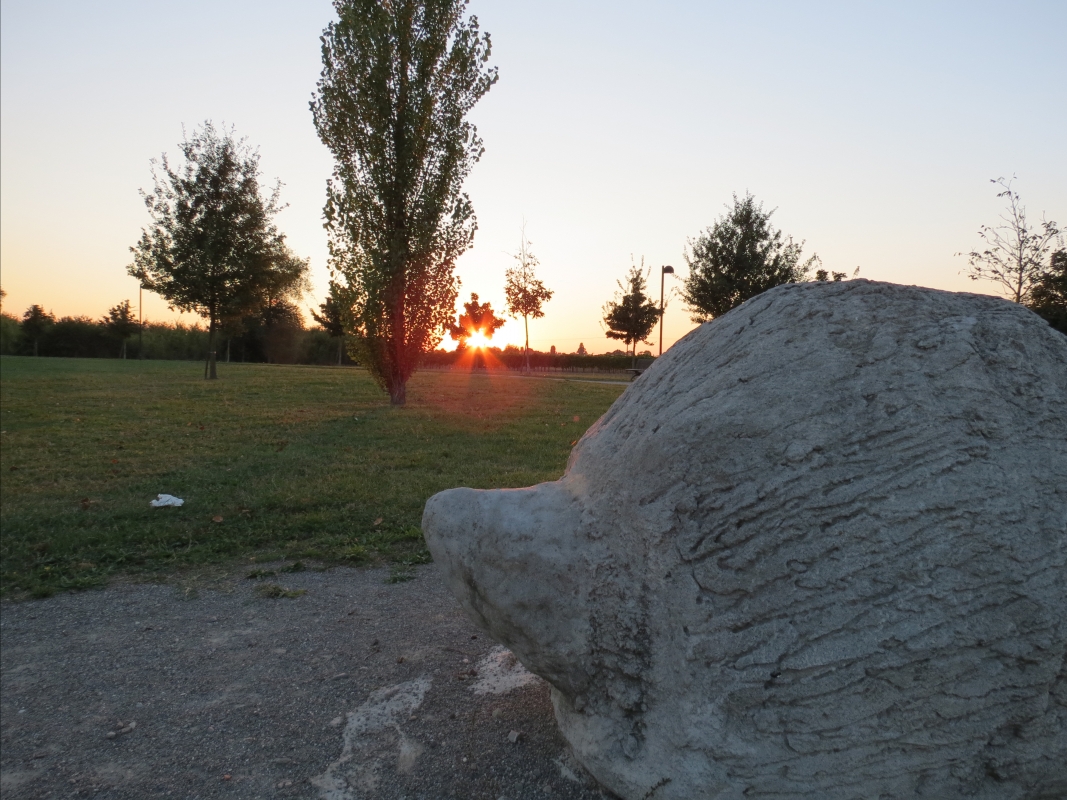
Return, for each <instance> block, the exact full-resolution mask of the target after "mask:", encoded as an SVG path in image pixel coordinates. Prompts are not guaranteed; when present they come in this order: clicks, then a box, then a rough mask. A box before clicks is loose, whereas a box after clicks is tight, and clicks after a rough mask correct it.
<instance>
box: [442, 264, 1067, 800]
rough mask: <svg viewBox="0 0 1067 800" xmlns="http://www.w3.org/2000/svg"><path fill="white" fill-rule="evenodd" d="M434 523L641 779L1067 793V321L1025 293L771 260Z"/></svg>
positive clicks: (463, 581) (828, 798) (619, 767)
mask: <svg viewBox="0 0 1067 800" xmlns="http://www.w3.org/2000/svg"><path fill="white" fill-rule="evenodd" d="M423 530H424V532H425V536H426V540H427V542H428V544H429V547H430V550H431V552H432V553H433V556H434V560H435V561H436V562H437V563H438V564H439V565H441V566H442V568H443V570H444V572H445V575H446V580H447V581H448V582H449V584H450V586H451V588H452V590H453V591H454V592H455V593H456V595H457V597H458V598H459V599H460V601H461V602H462V604H463V606H464V608H465V609H466V611H467V613H468V614H469V615H470V616H471V617H472V619H474V620H475V621H476V622H477V623H478V624H479V625H480V626H481V627H482V628H484V629H485V630H486V631H487V632H489V633H490V634H491V635H492V636H494V637H495V638H496V639H497V640H499V641H500V642H502V643H503V644H505V645H507V646H508V647H509V648H511V649H512V651H514V653H515V654H516V655H517V656H518V658H519V659H520V660H521V661H522V662H523V663H524V664H525V665H526V666H527V667H528V668H529V669H530V670H531V671H533V672H535V673H537V674H539V675H541V676H543V677H544V678H545V679H546V680H548V681H549V682H550V683H551V684H552V686H553V687H554V688H553V703H554V705H555V709H556V716H557V719H558V721H559V725H560V728H561V729H562V731H563V733H564V735H565V736H566V738H567V740H568V741H569V742H570V743H571V745H572V747H573V748H574V751H575V754H576V755H577V756H578V758H579V759H580V760H581V761H582V763H584V764H585V766H586V767H587V768H588V769H589V770H590V771H591V772H592V774H593V775H594V776H595V777H596V778H597V779H598V780H599V781H600V782H601V783H602V784H603V785H604V786H606V787H607V788H609V789H611V790H612V791H613V792H615V793H617V794H618V795H619V796H621V797H623V798H626V799H627V800H638V799H639V798H654V799H655V800H668V799H671V800H691V799H692V798H731V799H733V798H738V800H740V798H752V797H777V798H819V800H835V799H836V798H841V799H842V800H844V799H845V798H850V799H851V798H879V797H881V798H896V797H928V798H938V800H946V798H956V797H961V798H962V797H968V798H990V800H992V798H996V800H1008V799H1010V798H1039V797H1045V798H1053V797H1056V798H1063V797H1067V667H1065V647H1067V644H1065V643H1067V566H1065V557H1067V337H1064V336H1063V335H1062V334H1060V333H1057V332H1056V331H1054V330H1052V329H1051V328H1049V327H1048V326H1047V325H1046V324H1045V323H1044V322H1043V321H1042V320H1041V319H1039V318H1038V317H1037V316H1035V315H1034V314H1032V313H1030V312H1029V311H1027V310H1026V309H1025V308H1022V307H1020V306H1017V305H1014V304H1012V303H1009V302H1006V301H1004V300H999V299H996V298H992V297H986V296H979V295H970V294H953V293H947V292H940V291H933V290H928V289H920V288H915V287H906V286H897V285H892V284H885V283H874V282H870V281H862V280H857V281H849V282H843V283H808V284H796V285H788V286H782V287H779V288H776V289H773V290H771V291H769V292H766V293H765V294H763V295H760V296H759V297H757V298H754V299H753V300H750V301H749V302H747V303H745V304H744V305H742V306H740V307H739V308H737V309H735V310H734V311H732V312H730V313H729V314H726V315H725V316H723V317H721V318H719V319H718V320H715V321H714V322H711V323H708V324H705V325H702V326H701V327H700V328H698V329H697V330H695V331H693V332H692V333H691V334H689V335H688V336H687V337H685V338H684V339H683V340H681V341H680V342H678V343H677V344H676V345H675V346H674V347H672V348H671V349H670V350H669V351H668V353H666V354H665V355H664V356H663V357H662V358H661V359H659V360H657V361H656V363H655V364H654V365H653V366H652V367H651V368H650V369H648V370H647V371H646V372H645V373H644V375H643V376H642V377H641V378H639V379H638V380H637V381H636V382H635V383H634V384H632V385H631V387H630V388H629V389H627V391H626V392H625V394H623V396H622V397H621V398H620V399H619V400H618V401H617V402H616V403H615V405H613V406H612V408H611V409H610V410H609V411H608V412H607V414H605V415H604V417H603V418H602V419H601V420H600V421H599V422H597V423H596V424H595V425H594V426H593V427H592V428H590V429H589V431H588V432H587V433H586V435H585V436H584V437H583V438H582V439H581V441H580V442H579V443H578V444H577V446H576V447H575V448H574V451H573V453H572V455H571V458H570V462H569V463H568V465H567V470H566V473H565V474H564V475H563V477H562V478H561V479H560V480H558V481H555V482H552V483H544V484H541V485H539V486H534V487H531V488H528V489H516V490H500V491H474V490H470V489H453V490H451V491H447V492H442V493H441V494H438V495H436V496H434V497H433V498H431V499H430V501H429V502H428V503H427V504H426V511H425V516H424V519H423Z"/></svg>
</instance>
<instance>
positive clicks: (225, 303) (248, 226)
mask: <svg viewBox="0 0 1067 800" xmlns="http://www.w3.org/2000/svg"><path fill="white" fill-rule="evenodd" d="M180 148H181V152H182V155H183V156H184V159H185V163H184V164H183V165H182V166H181V167H177V168H175V167H172V166H171V165H170V162H169V161H168V160H167V157H166V155H164V156H163V157H162V160H161V161H160V162H153V170H152V176H153V179H154V182H155V189H154V190H153V191H152V192H150V193H149V192H144V191H142V192H141V196H142V197H143V198H144V201H145V206H146V207H147V208H148V213H149V215H150V216H151V218H152V223H151V225H150V226H149V227H148V228H147V229H145V230H142V233H141V240H140V241H139V242H138V243H137V245H136V246H134V247H131V248H130V250H131V251H132V252H133V256H134V261H133V263H132V264H131V265H130V266H129V268H128V271H129V273H130V275H132V276H133V277H135V278H137V279H138V280H140V281H141V283H142V285H143V286H144V287H145V288H146V289H149V290H151V291H154V292H156V293H157V294H159V295H161V296H162V297H164V298H165V299H166V300H167V301H168V302H169V303H170V304H171V306H172V307H173V308H178V309H181V310H182V311H194V312H196V313H198V314H200V315H201V316H202V317H204V318H205V319H207V320H208V342H209V344H208V357H207V361H206V363H205V365H204V372H205V377H206V378H210V379H215V378H216V377H218V375H217V372H216V368H215V361H216V359H215V349H216V338H217V334H218V329H219V326H220V324H221V323H223V322H225V321H227V320H232V319H234V318H237V317H240V316H242V315H244V314H247V313H252V312H254V311H255V310H256V309H258V308H259V307H260V305H261V304H262V302H263V298H264V297H265V296H269V295H270V296H273V295H278V294H279V293H281V294H284V287H286V286H290V287H291V286H292V285H294V284H293V283H292V282H294V281H299V280H300V279H301V278H302V277H303V276H306V273H307V268H308V265H307V262H306V261H302V260H300V259H298V258H296V257H295V256H294V255H293V254H292V253H291V252H290V251H289V248H288V247H287V246H286V244H285V236H284V235H283V234H281V233H280V232H279V231H278V229H277V227H276V225H275V224H274V217H275V215H276V214H277V213H278V212H279V211H280V210H281V208H282V206H280V205H279V194H280V190H281V184H280V183H278V184H277V185H276V186H275V188H274V190H273V192H272V193H271V195H270V196H269V197H266V198H265V197H263V196H262V195H261V194H260V188H259V175H260V172H259V153H258V152H257V151H255V150H252V149H251V148H250V147H249V146H248V145H247V143H246V142H245V140H243V139H241V140H237V139H235V138H234V135H233V132H232V131H219V130H216V129H215V127H214V126H213V125H212V124H211V123H210V122H205V123H204V125H203V127H202V128H200V129H199V130H197V131H195V132H194V133H193V135H192V136H191V137H187V138H186V139H185V140H184V141H183V142H182V143H181V144H180ZM287 281H288V282H289V283H288V284H287ZM272 293H273V295H272Z"/></svg>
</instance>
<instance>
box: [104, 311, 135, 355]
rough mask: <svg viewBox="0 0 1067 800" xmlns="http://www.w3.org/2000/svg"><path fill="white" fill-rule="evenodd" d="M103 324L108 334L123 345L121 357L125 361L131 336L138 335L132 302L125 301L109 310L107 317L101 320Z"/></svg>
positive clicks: (120, 352)
mask: <svg viewBox="0 0 1067 800" xmlns="http://www.w3.org/2000/svg"><path fill="white" fill-rule="evenodd" d="M101 323H102V324H103V326H104V327H105V328H107V331H108V333H110V334H111V335H112V336H114V337H115V338H116V339H118V340H119V341H120V342H121V343H122V348H121V349H120V351H119V356H120V357H121V358H123V359H125V358H126V342H127V341H128V340H129V338H130V337H131V336H133V335H134V334H135V333H137V330H138V324H137V319H136V318H135V317H134V315H133V310H132V309H131V308H130V301H129V300H123V301H122V302H121V303H119V304H118V305H117V306H112V307H111V308H109V309H108V311H107V316H106V317H104V318H103V319H102V320H101Z"/></svg>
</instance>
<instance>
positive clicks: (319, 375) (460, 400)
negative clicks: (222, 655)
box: [0, 357, 625, 596]
mask: <svg viewBox="0 0 1067 800" xmlns="http://www.w3.org/2000/svg"><path fill="white" fill-rule="evenodd" d="M219 369H220V376H221V377H220V380H218V381H216V382H211V383H209V382H206V381H204V380H202V379H201V375H202V374H203V368H202V366H201V365H198V364H195V363H188V362H160V361H145V362H138V361H126V362H123V361H118V360H114V361H112V360H91V359H85V360H75V359H58V358H47V359H46V358H40V359H34V358H15V357H4V358H3V359H0V429H2V433H0V441H2V447H0V469H2V482H0V503H2V508H0V525H2V531H3V536H2V544H0V559H2V566H0V569H2V586H0V590H2V591H3V593H5V594H8V595H15V596H21V595H25V594H31V595H35V596H44V595H47V594H50V593H51V592H54V591H56V590H63V589H80V588H87V587H90V586H96V585H100V584H101V583H103V582H104V581H105V580H106V579H107V577H108V575H109V574H112V573H115V572H117V571H118V572H124V573H138V572H140V573H146V572H160V571H163V572H173V571H176V570H179V569H182V568H185V567H189V566H193V565H203V564H211V563H220V562H228V561H235V560H242V559H243V560H246V561H247V560H249V559H256V560H260V561H262V560H265V559H272V558H281V557H288V558H294V559H303V558H307V559H316V560H319V561H322V562H326V563H331V562H332V563H338V562H347V563H359V562H363V561H372V562H380V561H383V560H385V561H390V562H393V563H397V564H401V565H403V564H413V563H420V562H422V561H426V560H428V558H429V556H428V553H427V552H426V550H425V548H424V546H423V543H422V536H421V533H420V531H419V522H420V519H421V516H422V507H423V504H424V503H425V501H426V499H427V498H428V497H429V496H430V495H432V494H434V493H435V492H438V491H440V490H442V489H447V488H450V487H453V486H472V487H477V488H495V487H505V486H527V485H529V484H532V483H537V482H539V481H545V480H554V479H555V478H558V477H559V476H560V475H561V474H562V472H563V468H564V465H565V464H566V460H567V455H568V454H569V452H570V448H571V445H572V443H573V442H575V441H576V440H577V439H578V438H579V437H580V436H581V435H582V433H584V432H585V430H586V428H588V427H589V425H590V424H591V423H592V422H593V421H594V420H596V419H597V418H598V417H599V416H600V415H601V414H603V413H604V411H606V410H607V408H608V406H610V405H611V403H612V402H613V401H614V400H615V398H617V397H618V396H619V395H620V394H621V393H622V391H623V390H624V388H625V384H615V385H605V384H592V383H580V382H565V381H557V380H543V379H522V378H515V377H504V376H498V377H487V376H485V375H467V374H458V375H457V374H449V373H434V372H423V373H418V374H416V376H415V377H414V378H413V379H412V380H411V382H410V384H409V386H408V405H407V407H405V408H402V409H394V408H390V407H389V404H388V398H387V396H386V395H385V394H384V393H382V392H381V391H379V390H378V389H377V387H375V386H374V384H373V383H372V382H371V380H370V378H369V377H368V376H367V374H366V373H365V372H363V371H362V370H356V369H346V368H341V369H338V368H329V367H283V366H269V365H245V364H240V365H238V364H222V365H220V367H219ZM160 492H164V493H167V494H172V495H176V496H177V497H181V498H183V499H184V500H185V505H184V506H183V507H182V508H162V509H154V508H150V507H149V505H148V503H149V501H150V500H152V499H153V498H155V496H156V495H157V494H158V493H160ZM219 519H221V521H218V520H219Z"/></svg>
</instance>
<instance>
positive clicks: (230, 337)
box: [226, 336, 233, 364]
mask: <svg viewBox="0 0 1067 800" xmlns="http://www.w3.org/2000/svg"><path fill="white" fill-rule="evenodd" d="M232 341H233V337H232V336H228V337H227V338H226V363H227V364H229V363H230V342H232Z"/></svg>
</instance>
